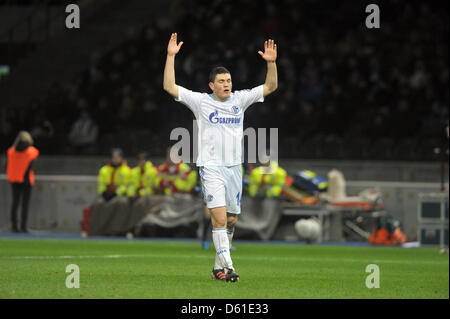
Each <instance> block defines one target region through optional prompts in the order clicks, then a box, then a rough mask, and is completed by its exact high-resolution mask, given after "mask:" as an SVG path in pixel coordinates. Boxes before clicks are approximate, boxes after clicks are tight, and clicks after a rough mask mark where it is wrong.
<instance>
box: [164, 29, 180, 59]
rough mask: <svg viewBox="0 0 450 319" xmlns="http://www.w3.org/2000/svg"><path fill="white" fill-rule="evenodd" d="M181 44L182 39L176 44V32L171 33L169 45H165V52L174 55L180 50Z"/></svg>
mask: <svg viewBox="0 0 450 319" xmlns="http://www.w3.org/2000/svg"><path fill="white" fill-rule="evenodd" d="M182 45H183V41H181V42H180V43H178V44H177V34H176V33H172V35H171V36H170V40H169V45H168V46H167V54H168V55H175V54H177V53H178V51H180V49H181V46H182Z"/></svg>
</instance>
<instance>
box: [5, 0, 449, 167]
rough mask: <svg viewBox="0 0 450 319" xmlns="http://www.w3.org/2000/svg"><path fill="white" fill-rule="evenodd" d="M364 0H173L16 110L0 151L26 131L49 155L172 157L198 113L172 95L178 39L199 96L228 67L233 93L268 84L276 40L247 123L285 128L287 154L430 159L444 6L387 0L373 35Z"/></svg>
mask: <svg viewBox="0 0 450 319" xmlns="http://www.w3.org/2000/svg"><path fill="white" fill-rule="evenodd" d="M365 5H366V4H365V3H362V2H360V3H359V2H358V3H355V2H351V1H345V2H331V1H313V0H309V1H301V2H299V1H295V0H281V1H277V2H276V3H275V2H273V3H271V2H269V1H250V0H247V1H240V3H239V7H238V8H237V6H236V5H233V3H232V2H228V1H222V0H215V1H200V2H195V3H190V2H189V3H185V2H182V1H174V2H173V4H172V7H171V13H172V21H174V23H173V24H172V25H170V24H169V25H170V26H161V25H160V24H158V23H157V22H154V23H153V22H152V23H149V24H148V25H147V26H146V27H145V28H144V29H142V30H130V32H129V36H128V38H127V39H126V40H125V41H124V42H123V43H121V44H120V45H119V46H117V47H116V48H114V49H113V50H111V51H109V52H100V51H97V52H92V56H91V61H90V64H89V65H86V66H85V70H84V71H83V72H82V73H81V75H80V76H79V77H78V78H77V79H75V80H74V81H73V82H71V83H60V82H58V83H54V84H53V85H52V86H51V88H50V89H49V91H48V92H45V93H43V94H42V97H41V98H40V99H35V100H33V101H30V104H29V106H28V107H27V108H24V109H21V110H18V109H12V108H8V106H6V109H5V111H3V112H0V117H3V122H2V121H1V120H2V119H0V122H2V123H9V125H6V126H3V127H2V129H1V130H0V148H1V149H6V148H7V146H9V144H10V143H11V141H12V140H13V138H14V136H15V135H16V134H17V131H18V130H19V129H26V130H29V131H30V132H31V134H32V135H33V137H34V139H35V141H36V145H37V146H38V147H39V148H40V149H41V151H42V154H61V155H63V154H92V155H100V154H109V151H110V149H111V148H112V147H121V148H122V149H124V151H125V153H126V154H130V153H136V152H137V151H138V150H140V149H143V148H147V149H149V150H151V154H152V155H153V154H154V155H161V156H164V153H165V150H166V147H167V144H168V141H169V134H170V131H171V130H172V129H173V128H175V127H186V128H188V129H189V130H191V131H192V120H193V117H192V115H191V112H190V111H189V110H188V109H186V108H184V107H183V106H180V105H178V104H177V103H175V102H174V101H172V99H171V98H170V97H169V96H168V95H167V94H166V93H165V92H164V91H163V90H162V75H163V67H164V60H165V54H166V48H167V41H168V39H169V35H170V32H173V31H177V32H178V34H179V38H180V40H181V41H184V46H183V48H182V51H181V53H180V54H179V56H178V57H177V65H176V79H177V83H178V84H180V85H182V86H184V87H187V88H190V89H192V90H201V91H209V89H208V86H207V82H208V80H207V78H208V74H209V70H210V69H211V68H212V67H213V66H216V65H224V66H225V67H227V68H228V69H229V70H230V71H231V74H232V78H233V88H234V89H235V90H236V89H243V88H249V87H252V86H256V85H259V84H260V83H262V82H263V81H264V75H265V71H266V67H265V65H264V63H263V61H262V60H261V59H260V57H259V56H258V54H257V51H258V50H259V49H260V48H261V47H262V45H263V43H264V40H265V39H267V38H268V37H270V38H273V39H275V40H276V42H277V43H278V48H279V59H278V72H279V89H278V91H277V93H276V94H274V95H273V97H271V98H270V99H267V101H266V102H265V103H263V104H261V105H255V106H254V107H252V108H250V109H249V110H248V111H247V113H246V120H245V125H246V127H254V128H257V127H266V128H271V127H277V128H279V141H280V143H279V155H280V157H282V158H323V159H327V158H329V159H340V158H342V159H355V160H356V159H381V160H391V159H392V160H433V159H435V158H437V156H438V155H437V152H436V148H439V147H442V146H443V145H444V144H443V143H444V142H445V143H446V141H445V133H444V127H445V125H446V123H447V122H448V116H449V115H448V106H449V91H448V88H449V66H448V42H447V41H448V40H447V39H448V12H446V11H445V10H440V7H439V5H436V4H435V3H434V2H424V1H399V0H393V1H389V2H383V3H382V4H381V5H380V7H381V28H380V29H367V28H366V27H365V26H364V21H365V18H366V16H367V13H365ZM237 9H239V10H238V11H239V12H237ZM19 63H20V61H19ZM82 111H84V112H82ZM69 128H71V129H69ZM80 141H81V142H80Z"/></svg>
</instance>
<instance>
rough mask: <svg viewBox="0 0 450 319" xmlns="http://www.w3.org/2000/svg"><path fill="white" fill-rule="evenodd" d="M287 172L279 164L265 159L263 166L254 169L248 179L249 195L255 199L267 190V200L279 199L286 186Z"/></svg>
mask: <svg viewBox="0 0 450 319" xmlns="http://www.w3.org/2000/svg"><path fill="white" fill-rule="evenodd" d="M286 177H287V173H286V171H285V170H284V169H283V168H281V167H280V166H279V165H278V163H277V162H275V161H272V160H270V159H269V158H267V157H266V158H265V159H263V161H262V166H259V167H257V168H255V169H253V170H252V171H251V172H250V176H249V177H248V193H249V195H250V196H251V197H255V196H256V195H257V194H258V192H260V191H261V190H262V189H265V195H266V197H267V198H272V197H278V196H279V195H280V194H281V191H282V190H283V187H284V186H285V185H286Z"/></svg>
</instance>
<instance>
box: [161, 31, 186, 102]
mask: <svg viewBox="0 0 450 319" xmlns="http://www.w3.org/2000/svg"><path fill="white" fill-rule="evenodd" d="M182 45H183V42H180V43H178V44H177V34H176V33H172V35H171V37H170V40H169V44H168V46H167V58H166V66H165V68H164V83H163V86H164V91H166V92H167V93H169V94H170V95H172V96H173V97H174V98H176V99H178V86H177V85H176V83H175V55H176V54H177V53H178V52H179V51H180V48H181V46H182Z"/></svg>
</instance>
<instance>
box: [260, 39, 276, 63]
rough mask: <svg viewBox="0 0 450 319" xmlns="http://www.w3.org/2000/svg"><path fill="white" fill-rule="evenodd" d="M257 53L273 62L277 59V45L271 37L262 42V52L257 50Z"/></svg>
mask: <svg viewBox="0 0 450 319" xmlns="http://www.w3.org/2000/svg"><path fill="white" fill-rule="evenodd" d="M258 53H259V55H260V56H261V57H262V58H263V59H264V60H266V61H267V62H275V60H276V59H277V45H276V44H275V42H274V41H273V40H271V39H269V40H268V41H265V42H264V53H263V52H262V51H258Z"/></svg>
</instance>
